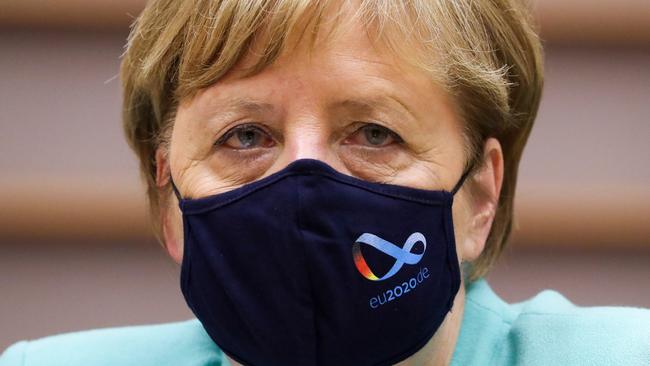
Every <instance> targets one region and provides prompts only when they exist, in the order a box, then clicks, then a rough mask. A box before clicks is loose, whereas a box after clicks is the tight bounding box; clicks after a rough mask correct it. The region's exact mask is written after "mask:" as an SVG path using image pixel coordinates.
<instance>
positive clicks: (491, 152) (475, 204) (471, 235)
mask: <svg viewBox="0 0 650 366" xmlns="http://www.w3.org/2000/svg"><path fill="white" fill-rule="evenodd" d="M502 183H503V151H502V149H501V144H500V143H499V141H498V140H497V139H495V138H493V137H490V138H488V139H487V140H486V141H485V144H484V145H483V155H482V164H481V168H480V169H479V170H478V172H476V173H475V174H474V175H473V176H472V179H471V184H469V185H468V191H469V192H466V193H467V206H466V208H467V214H468V216H467V218H466V220H464V221H465V225H466V226H465V233H464V235H463V236H464V238H463V240H462V242H461V248H459V249H460V251H461V256H462V258H461V259H462V260H463V261H469V262H471V261H474V260H476V259H477V258H478V257H479V255H481V253H482V252H483V249H484V248H485V242H486V241H487V238H488V235H489V234H490V229H491V228H492V222H493V221H494V217H495V215H496V211H497V207H498V204H499V195H500V193H501V185H502Z"/></svg>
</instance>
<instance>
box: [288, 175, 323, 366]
mask: <svg viewBox="0 0 650 366" xmlns="http://www.w3.org/2000/svg"><path fill="white" fill-rule="evenodd" d="M292 175H293V174H292ZM296 187H297V188H296V201H297V206H298V210H297V211H296V226H297V227H298V233H299V234H300V239H301V243H302V245H301V246H300V249H301V251H302V256H303V265H304V270H305V273H307V281H308V283H309V298H310V299H311V305H312V306H311V318H312V326H313V327H314V328H313V329H314V354H315V355H316V358H315V359H314V365H318V341H317V340H316V339H317V337H316V333H317V331H318V327H317V325H316V311H315V307H316V301H315V299H314V286H313V281H312V278H311V272H310V271H309V263H308V262H307V252H306V250H305V243H306V241H305V235H304V234H303V232H302V231H303V229H302V223H301V221H300V215H301V212H300V211H301V210H300V184H298V185H296Z"/></svg>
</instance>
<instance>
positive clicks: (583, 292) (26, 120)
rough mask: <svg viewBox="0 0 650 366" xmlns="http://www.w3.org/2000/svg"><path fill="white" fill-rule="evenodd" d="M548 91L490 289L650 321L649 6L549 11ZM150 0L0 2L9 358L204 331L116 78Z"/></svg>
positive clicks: (543, 20)
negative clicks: (162, 229) (92, 339)
mask: <svg viewBox="0 0 650 366" xmlns="http://www.w3.org/2000/svg"><path fill="white" fill-rule="evenodd" d="M534 4H535V11H536V16H537V18H538V19H539V23H540V25H541V30H542V38H543V40H544V43H545V45H546V55H547V56H546V78H547V81H546V89H545V94H544V97H543V100H542V105H541V110H540V113H539V118H538V119H537V122H536V126H535V128H534V129H533V133H532V135H531V138H530V141H529V143H528V146H527V148H526V150H525V151H524V156H523V160H522V163H521V170H520V178H519V185H518V191H517V198H516V215H517V218H516V228H515V233H514V236H513V241H512V243H511V244H512V245H511V246H510V248H509V249H508V250H507V252H506V253H505V255H504V257H502V259H501V260H500V262H499V263H498V264H497V266H496V268H495V270H494V271H493V272H492V273H491V274H490V275H489V276H488V280H489V282H490V284H491V285H492V287H493V289H494V290H495V292H496V293H497V294H498V295H500V296H501V297H502V298H503V299H505V300H506V301H509V302H516V301H521V300H524V299H526V298H529V297H530V296H532V295H534V294H536V293H537V292H539V291H540V290H542V289H546V288H551V289H555V290H558V291H560V292H561V293H562V294H564V295H565V296H566V297H568V298H569V300H571V301H573V302H574V303H577V304H580V305H628V306H642V307H650V117H649V116H650V1H648V0H602V1H591V0H538V1H537V2H536V3H534ZM143 5H144V3H143V1H139V0H95V1H82V0H57V1H53V0H49V1H48V0H22V1H21V0H4V1H2V3H0V351H1V350H3V349H4V348H6V347H7V346H8V345H9V344H11V343H13V342H15V341H18V340H20V339H27V338H38V337H43V336H46V335H50V334H54V333H60V332H68V331H74V330H81V329H88V328H97V327H106V326H120V325H134V324H146V323H156V322H168V321H175V320H183V319H187V318H189V317H191V316H192V315H191V313H190V311H189V310H188V309H187V308H186V305H185V303H184V300H183V298H182V295H181V293H180V289H179V285H178V268H177V266H176V264H174V263H173V262H172V261H171V260H170V259H168V258H167V257H166V256H165V254H164V252H163V250H162V248H161V247H160V246H159V245H158V244H157V243H156V242H155V240H154V239H153V238H152V236H151V231H150V229H149V227H148V224H147V218H146V210H145V202H144V191H143V187H142V184H141V182H140V179H139V177H138V167H137V162H136V160H135V157H134V155H133V154H132V153H131V151H130V150H129V149H128V147H127V145H126V143H125V142H124V139H123V137H122V131H121V121H120V87H119V80H118V79H117V73H118V68H119V61H120V55H121V53H122V52H123V47H124V44H125V40H126V37H127V34H128V30H129V24H130V23H131V22H132V21H133V19H134V17H135V16H137V14H138V13H139V11H140V10H141V9H142V7H143Z"/></svg>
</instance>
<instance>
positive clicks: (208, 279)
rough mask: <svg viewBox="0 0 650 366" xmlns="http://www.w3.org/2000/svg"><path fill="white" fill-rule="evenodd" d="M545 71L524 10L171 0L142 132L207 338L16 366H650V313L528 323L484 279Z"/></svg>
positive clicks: (149, 39)
mask: <svg viewBox="0 0 650 366" xmlns="http://www.w3.org/2000/svg"><path fill="white" fill-rule="evenodd" d="M541 63H542V61H541V46H540V43H539V40H538V38H537V36H536V34H535V32H534V31H533V29H532V28H531V24H530V21H529V16H528V14H527V12H526V10H525V9H524V8H523V7H522V6H521V5H520V4H519V3H518V2H515V1H505V0H504V1H488V0H484V1H462V0H459V1H453V2H452V1H417V2H398V1H366V2H356V1H355V2H338V1H336V2H335V1H332V2H305V1H290V0H285V1H259V2H245V1H178V0H163V1H154V2H151V3H150V4H149V5H148V6H147V8H146V9H145V11H144V12H143V13H142V15H141V16H140V17H139V18H138V20H137V22H136V24H135V26H134V28H133V30H132V33H131V36H130V38H129V43H128V48H127V51H126V53H125V56H124V60H123V64H122V80H123V83H124V126H125V130H126V135H127V139H128V141H129V143H130V144H131V146H132V148H133V149H134V150H135V152H136V154H137V155H138V157H139V159H140V162H141V172H142V174H143V176H144V177H145V180H146V184H147V187H148V198H149V202H150V208H151V212H152V217H153V222H154V227H155V232H156V234H157V235H158V238H159V239H160V241H161V242H162V243H163V244H164V246H165V248H166V249H167V251H168V252H169V254H170V256H171V257H172V258H173V259H174V260H175V261H176V262H178V263H179V264H181V290H182V292H183V295H184V296H185V299H186V300H187V303H188V305H189V307H190V308H191V309H192V311H193V312H194V313H195V314H196V316H197V318H198V319H197V320H191V321H188V322H183V323H174V324H165V325H156V326H142V327H130V328H116V329H110V330H100V331H93V332H82V333H76V334H70V335H62V336H57V337H51V338H46V339H43V340H38V341H32V342H21V343H18V344H16V345H14V346H13V347H11V348H10V349H9V350H8V351H7V352H6V353H5V355H4V356H3V358H2V363H1V364H2V365H14V364H23V363H24V364H27V365H37V364H47V365H57V364H66V365H68V364H70V365H82V364H83V365H97V364H106V365H109V364H110V365H115V364H134V365H160V364H169V365H185V364H188V365H190V364H191V365H221V364H224V365H225V364H229V363H230V364H246V365H317V364H318V365H321V364H322V365H391V364H400V365H449V364H454V365H512V364H518V365H535V364H540V365H547V364H562V365H583V364H599V365H600V364H602V365H616V364H620V365H647V364H650V341H649V339H650V314H649V312H648V311H646V310H641V309H625V308H619V309H615V308H584V309H581V308H578V307H575V306H573V305H572V304H571V303H569V302H568V301H566V300H565V299H564V298H563V297H562V296H560V295H559V294H557V293H554V292H550V291H549V292H543V293H541V294H540V295H538V296H536V297H535V298H533V299H531V300H529V301H527V302H525V303H521V304H517V305H509V304H506V303H504V302H503V301H502V300H500V299H499V298H498V297H497V296H496V295H495V294H494V293H493V292H492V291H491V290H490V288H489V286H488V285H487V283H486V282H485V280H483V279H482V277H483V276H484V275H485V273H486V272H487V271H488V269H489V268H490V266H491V265H492V263H493V262H494V261H495V260H496V258H497V257H498V256H499V253H500V252H501V251H502V249H503V247H504V245H505V243H506V242H507V239H508V236H509V233H510V229H511V222H512V215H513V213H512V207H513V197H514V192H515V184H516V177H517V167H518V163H519V159H520V157H521V154H522V150H523V148H524V145H525V143H526V141H527V138H528V135H529V133H530V131H531V128H532V125H533V121H534V118H535V114H536V111H537V108H538V104H539V99H540V95H541V88H542V66H541Z"/></svg>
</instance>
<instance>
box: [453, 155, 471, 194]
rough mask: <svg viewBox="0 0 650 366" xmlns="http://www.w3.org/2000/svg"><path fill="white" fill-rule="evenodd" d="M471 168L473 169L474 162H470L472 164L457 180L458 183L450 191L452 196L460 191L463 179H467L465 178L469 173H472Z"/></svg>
mask: <svg viewBox="0 0 650 366" xmlns="http://www.w3.org/2000/svg"><path fill="white" fill-rule="evenodd" d="M473 167H474V162H472V164H471V165H470V166H469V167H468V168H467V170H466V171H465V172H464V173H463V175H462V176H461V177H460V179H459V180H458V183H456V185H455V186H454V188H453V189H452V190H451V194H452V196H453V195H455V194H456V192H458V190H459V189H460V187H462V186H463V183H465V179H467V176H468V175H469V173H470V172H471V171H472V168H473Z"/></svg>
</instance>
